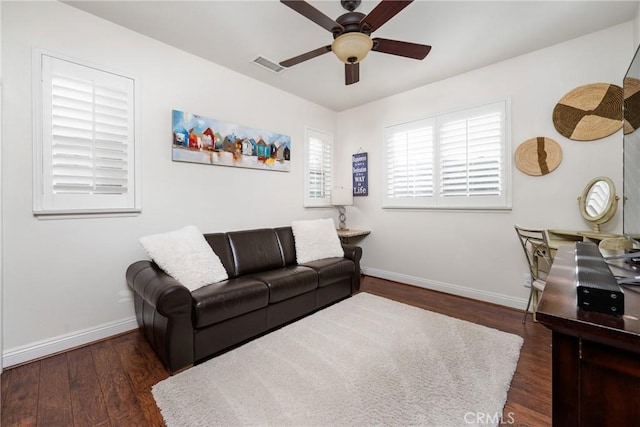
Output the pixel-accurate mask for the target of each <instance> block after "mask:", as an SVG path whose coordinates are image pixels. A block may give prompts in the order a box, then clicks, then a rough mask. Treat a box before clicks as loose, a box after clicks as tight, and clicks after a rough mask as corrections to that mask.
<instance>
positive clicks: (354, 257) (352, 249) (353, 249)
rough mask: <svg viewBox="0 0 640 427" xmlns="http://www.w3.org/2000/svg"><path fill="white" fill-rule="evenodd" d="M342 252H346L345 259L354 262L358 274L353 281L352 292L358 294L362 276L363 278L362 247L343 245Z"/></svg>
mask: <svg viewBox="0 0 640 427" xmlns="http://www.w3.org/2000/svg"><path fill="white" fill-rule="evenodd" d="M342 250H343V251H344V257H345V258H347V259H350V260H351V261H353V263H354V264H355V267H356V274H355V276H354V277H353V279H352V280H351V292H352V293H356V292H358V291H359V290H360V276H362V272H361V270H360V259H361V258H362V248H361V247H360V246H356V245H348V244H345V243H343V244H342Z"/></svg>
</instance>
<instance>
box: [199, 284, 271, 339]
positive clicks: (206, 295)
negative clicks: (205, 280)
mask: <svg viewBox="0 0 640 427" xmlns="http://www.w3.org/2000/svg"><path fill="white" fill-rule="evenodd" d="M191 297H192V298H193V306H194V320H193V323H194V327H195V328H202V327H205V326H208V325H211V324H214V323H218V322H222V321H223V320H227V319H230V318H232V317H236V316H240V315H242V314H245V313H249V312H251V311H253V310H257V309H259V308H263V307H266V306H267V305H268V304H269V288H268V287H267V285H266V284H265V283H264V282H261V281H260V280H257V279H253V278H250V277H238V278H235V279H229V280H226V281H224V282H220V283H216V284H213V285H209V286H205V287H202V288H200V289H197V290H195V291H193V292H192V293H191Z"/></svg>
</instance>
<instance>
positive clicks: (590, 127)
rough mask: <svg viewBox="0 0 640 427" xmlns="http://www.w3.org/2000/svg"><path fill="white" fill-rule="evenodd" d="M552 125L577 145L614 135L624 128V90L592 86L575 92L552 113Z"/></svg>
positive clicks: (606, 84)
mask: <svg viewBox="0 0 640 427" xmlns="http://www.w3.org/2000/svg"><path fill="white" fill-rule="evenodd" d="M553 125H554V126H555V127H556V130H557V131H558V132H560V134H561V135H562V136H566V137H567V138H569V139H573V140H576V141H593V140H594V139H600V138H604V137H605V136H609V135H611V134H612V133H614V132H616V131H617V130H618V129H620V128H621V127H622V88H621V87H620V86H616V85H613V84H609V83H593V84H590V85H585V86H580V87H577V88H575V89H573V90H572V91H571V92H569V93H567V94H566V95H565V96H563V97H562V99H560V101H558V103H557V104H556V106H555V108H554V109H553Z"/></svg>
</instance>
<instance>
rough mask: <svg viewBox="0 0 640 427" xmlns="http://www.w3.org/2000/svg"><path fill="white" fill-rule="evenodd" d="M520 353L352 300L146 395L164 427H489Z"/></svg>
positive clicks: (381, 301)
mask: <svg viewBox="0 0 640 427" xmlns="http://www.w3.org/2000/svg"><path fill="white" fill-rule="evenodd" d="M522 343H523V340H522V338H521V337H519V336H517V335H512V334H508V333H505V332H501V331H498V330H495V329H490V328H487V327H484V326H480V325H477V324H474V323H469V322H466V321H462V320H457V319H454V318H452V317H447V316H444V315H441V314H436V313H432V312H429V311H426V310H422V309H420V308H416V307H412V306H409V305H406V304H401V303H398V302H395V301H391V300H389V299H386V298H382V297H378V296H374V295H371V294H367V293H360V294H357V295H355V296H353V297H351V298H348V299H346V300H344V301H342V302H339V303H337V304H335V305H332V306H330V307H328V308H326V309H324V310H321V311H319V312H317V313H315V314H313V315H311V316H308V317H306V318H303V319H301V320H298V321H297V322H295V323H292V324H290V325H288V326H285V327H284V328H281V329H279V330H276V331H274V332H271V333H270V334H268V335H265V336H263V337H261V338H258V339H256V340H254V341H251V342H249V343H247V344H245V345H243V346H241V347H239V348H237V349H235V350H233V351H230V352H228V353H225V354H222V355H220V356H218V357H215V358H213V359H211V360H209V361H207V362H205V363H203V364H200V365H197V366H195V367H193V368H191V369H188V370H186V371H184V372H182V373H180V374H178V375H175V376H172V377H170V378H168V379H165V380H163V381H161V382H160V383H158V384H156V385H155V386H154V387H153V389H152V392H153V396H154V398H155V400H156V402H157V404H158V407H159V408H160V411H161V412H162V416H163V417H164V419H165V421H166V423H167V425H168V426H170V427H171V426H214V425H222V426H240V425H259V426H369V425H389V426H398V425H424V426H439V427H440V426H470V425H485V424H483V422H486V421H487V420H489V422H492V423H493V424H495V423H497V422H499V420H498V417H499V416H500V415H501V414H502V409H503V406H504V404H505V402H506V399H507V391H508V390H509V386H510V383H511V378H512V376H513V373H514V371H515V369H516V365H517V362H518V357H519V355H520V347H521V346H522ZM496 414H497V415H496Z"/></svg>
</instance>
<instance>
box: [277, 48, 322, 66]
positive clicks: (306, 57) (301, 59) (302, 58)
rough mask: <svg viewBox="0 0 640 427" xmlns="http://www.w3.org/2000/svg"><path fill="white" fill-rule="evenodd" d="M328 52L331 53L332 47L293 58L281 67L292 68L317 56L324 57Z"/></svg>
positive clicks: (285, 61) (284, 62) (283, 62)
mask: <svg viewBox="0 0 640 427" xmlns="http://www.w3.org/2000/svg"><path fill="white" fill-rule="evenodd" d="M327 52H331V45H327V46H322V47H319V48H318V49H315V50H312V51H309V52H307V53H303V54H302V55H298V56H294V57H293V58H289V59H287V60H284V61H282V62H281V63H280V65H281V66H283V67H292V66H294V65H296V64H299V63H301V62H304V61H307V60H309V59H312V58H315V57H316V56H320V55H323V54H325V53H327Z"/></svg>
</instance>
